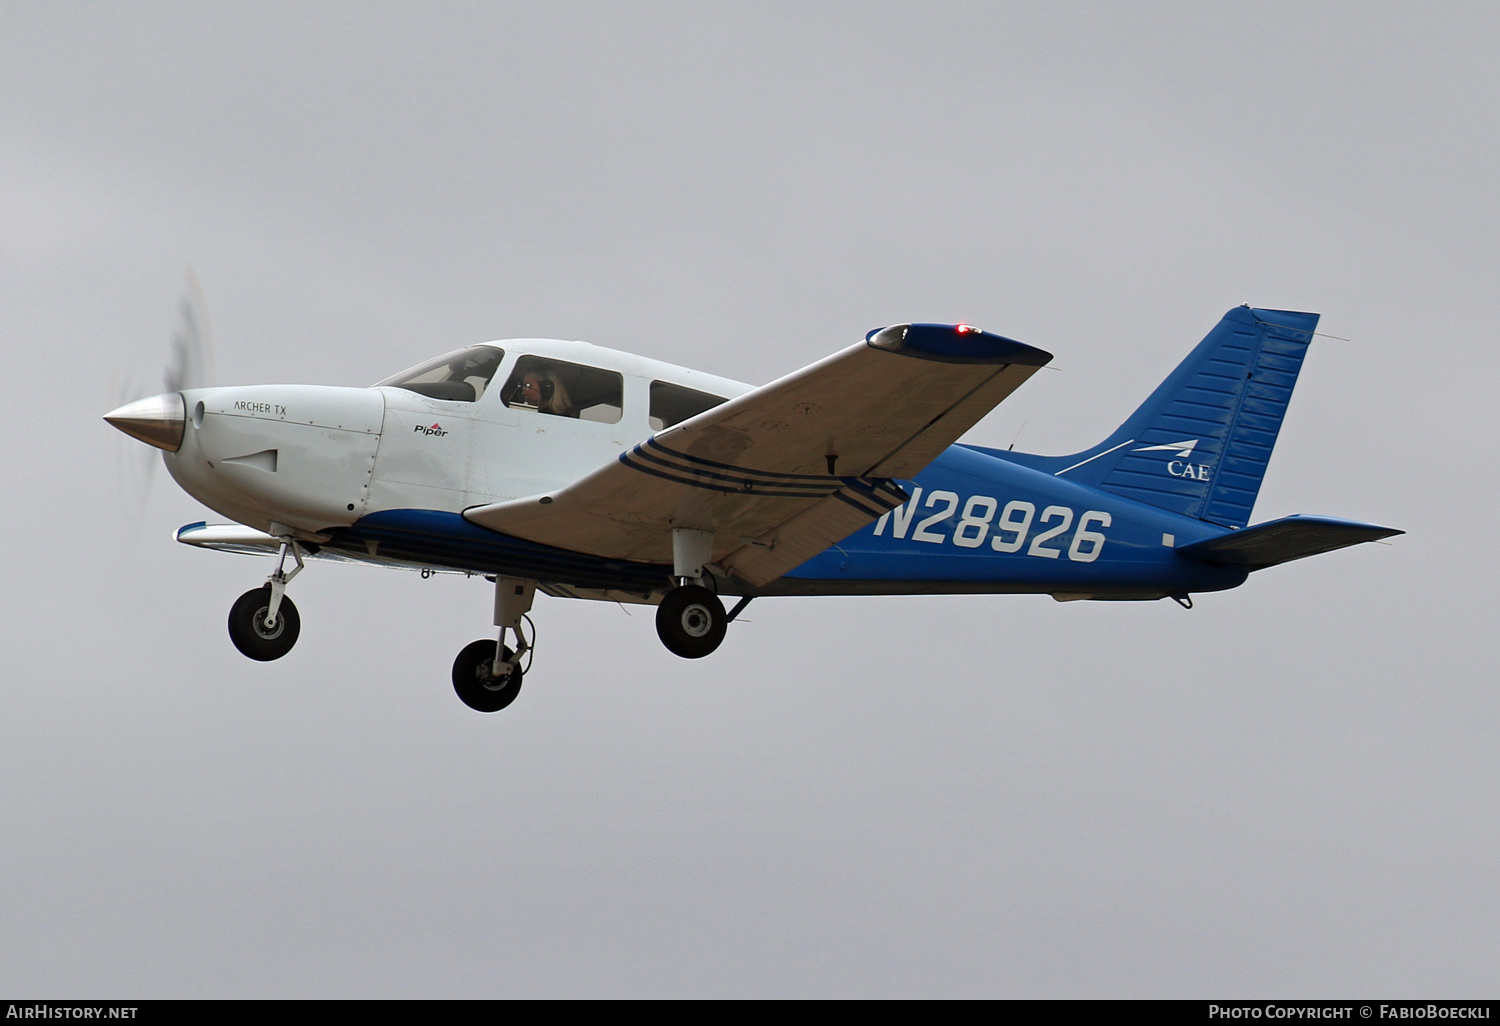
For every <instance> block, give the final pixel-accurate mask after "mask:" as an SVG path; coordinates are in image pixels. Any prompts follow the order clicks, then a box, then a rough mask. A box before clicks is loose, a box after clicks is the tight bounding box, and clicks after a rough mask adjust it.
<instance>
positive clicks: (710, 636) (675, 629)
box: [656, 527, 729, 659]
mask: <svg viewBox="0 0 1500 1026" xmlns="http://www.w3.org/2000/svg"><path fill="white" fill-rule="evenodd" d="M713 547H714V536H713V532H712V531H698V530H693V529H691V528H685V527H678V528H674V529H673V530H672V577H673V579H674V580H675V581H676V582H677V587H675V588H673V589H672V590H671V591H669V592H667V594H666V597H664V598H663V599H662V600H661V605H659V606H657V607H656V633H657V636H658V637H660V638H661V643H662V644H663V645H666V646H667V650H668V651H670V652H672V653H673V654H674V655H680V656H682V658H684V659H702V658H703V657H704V656H706V655H708V654H709V653H710V652H712V651H713V650H714V649H716V648H718V647H719V643H720V642H722V641H723V640H724V631H725V630H726V629H727V628H728V626H729V618H728V617H727V616H726V615H725V614H724V603H722V602H720V601H719V596H717V595H715V594H714V593H713V592H711V591H709V590H708V589H707V588H705V587H703V585H701V584H700V583H698V582H699V581H701V580H703V564H705V563H707V562H708V561H709V559H710V558H712V556H713Z"/></svg>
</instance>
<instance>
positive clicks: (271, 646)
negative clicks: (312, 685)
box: [229, 584, 302, 663]
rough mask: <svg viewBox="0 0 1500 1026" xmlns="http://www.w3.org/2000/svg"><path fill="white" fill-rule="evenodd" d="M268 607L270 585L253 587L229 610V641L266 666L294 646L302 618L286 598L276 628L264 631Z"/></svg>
mask: <svg viewBox="0 0 1500 1026" xmlns="http://www.w3.org/2000/svg"><path fill="white" fill-rule="evenodd" d="M270 608H271V586H270V585H269V584H267V585H265V586H263V587H260V588H252V589H251V590H250V591H247V592H245V594H243V595H241V596H240V597H239V598H237V599H235V602H234V605H232V606H230V607H229V640H230V641H232V642H234V647H235V648H237V649H239V650H240V652H241V653H242V654H244V655H246V656H249V657H250V658H251V659H255V660H258V661H260V662H262V663H268V662H270V661H271V660H272V659H280V658H281V657H282V656H284V655H286V654H287V653H288V652H290V651H291V650H292V646H293V645H295V644H296V643H297V635H298V634H300V633H301V632H302V618H301V617H300V616H298V615H297V607H296V606H294V605H293V604H292V600H291V599H290V598H288V597H287V596H286V595H282V596H281V605H280V606H279V607H278V608H277V610H276V626H275V627H272V628H271V629H270V630H266V612H267V611H268V610H269V609H270Z"/></svg>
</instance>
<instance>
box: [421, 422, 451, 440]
mask: <svg viewBox="0 0 1500 1026" xmlns="http://www.w3.org/2000/svg"><path fill="white" fill-rule="evenodd" d="M415 433H416V434H419V435H437V436H438V437H439V438H441V437H442V436H443V435H446V434H447V433H448V432H446V431H444V430H443V429H442V427H441V426H439V425H437V424H434V425H432V427H423V426H422V425H421V424H418V425H417V427H416V432H415Z"/></svg>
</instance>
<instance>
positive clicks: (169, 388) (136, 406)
mask: <svg viewBox="0 0 1500 1026" xmlns="http://www.w3.org/2000/svg"><path fill="white" fill-rule="evenodd" d="M213 383H214V358H213V336H212V333H211V332H210V330H209V322H208V305H207V303H205V302H204V299H203V287H202V286H201V285H199V284H198V276H197V275H196V274H194V273H193V271H192V268H189V269H188V272H187V281H186V283H185V284H184V285H183V289H182V298H181V300H180V302H179V304H178V316H177V325H176V327H175V328H174V329H173V331H172V341H171V346H170V349H169V351H168V353H167V363H166V366H165V367H164V368H163V369H162V384H163V385H164V386H166V391H165V392H163V393H161V394H159V395H153V396H150V397H149V398H146V399H136V400H135V401H133V402H128V401H126V402H124V403H123V405H120V406H118V407H117V408H116V409H114V410H111V411H110V412H109V413H107V414H105V415H104V419H105V420H106V421H108V422H109V423H110V424H111V425H113V426H114V427H116V428H118V429H119V430H121V431H123V432H124V433H125V434H127V435H129V436H131V437H132V438H136V439H139V440H140V441H142V442H145V443H147V444H148V445H154V446H156V447H157V448H158V449H166V450H168V451H175V450H176V449H177V447H178V446H179V445H180V444H181V442H182V432H183V429H184V426H185V423H186V416H185V414H186V410H185V407H184V403H183V399H182V394H181V393H182V390H183V389H185V388H203V387H207V386H211V385H212V384H213ZM149 387H150V386H149V385H145V384H143V383H141V382H139V381H137V380H135V379H132V378H120V377H117V378H116V379H115V385H114V392H115V401H116V402H117V403H120V402H122V401H124V400H126V399H128V397H129V396H131V395H140V394H141V393H142V392H143V391H145V390H146V389H147V388H149ZM129 449H130V451H131V455H128V456H127V455H125V454H124V453H121V454H120V457H121V458H120V459H118V460H117V461H116V464H117V466H118V467H119V471H120V472H119V474H118V475H117V476H118V478H119V482H118V483H119V486H120V491H121V493H122V495H124V494H130V495H131V496H132V498H133V500H134V501H133V503H132V504H133V505H135V506H136V507H140V506H141V505H143V504H144V502H145V498H146V494H147V492H148V491H149V490H150V487H151V479H152V476H153V474H154V472H155V466H156V460H155V458H154V457H155V454H154V453H152V452H151V451H150V450H147V449H140V448H138V447H136V446H134V445H130V446H129Z"/></svg>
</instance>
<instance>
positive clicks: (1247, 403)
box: [1000, 306, 1318, 528]
mask: <svg viewBox="0 0 1500 1026" xmlns="http://www.w3.org/2000/svg"><path fill="white" fill-rule="evenodd" d="M1317 325H1318V315H1317V314H1313V313H1295V312H1292V311H1290V310H1259V309H1252V308H1250V307H1248V306H1241V307H1236V308H1235V309H1233V310H1231V311H1229V312H1228V313H1227V314H1225V315H1224V319H1223V320H1221V321H1220V322H1219V324H1218V326H1217V327H1215V328H1214V330H1213V331H1210V332H1209V333H1208V336H1207V337H1206V338H1205V339H1204V340H1203V341H1202V342H1200V343H1198V345H1197V347H1196V348H1195V349H1194V350H1193V351H1192V352H1191V353H1189V354H1188V356H1187V358H1186V359H1185V360H1183V361H1182V363H1181V364H1179V365H1178V367H1177V369H1176V370H1175V371H1173V372H1172V373H1171V375H1170V376H1168V378H1167V379H1166V380H1165V381H1163V382H1162V383H1161V384H1160V385H1159V386H1157V389H1156V391H1154V392H1152V393H1151V395H1150V396H1149V397H1148V398H1147V399H1146V401H1145V402H1144V403H1142V404H1141V406H1140V408H1139V409H1138V410H1136V411H1135V413H1133V414H1131V416H1130V419H1129V420H1127V421H1125V423H1124V424H1121V425H1120V427H1119V429H1118V430H1116V431H1115V432H1114V433H1113V434H1112V435H1110V436H1109V437H1108V438H1106V439H1105V440H1104V441H1102V442H1100V443H1099V444H1098V445H1096V446H1094V447H1092V448H1090V449H1085V450H1084V451H1083V452H1078V453H1074V454H1072V455H1071V456H1033V455H1030V454H1026V453H1017V452H1007V453H1003V454H1000V455H1004V456H1005V457H1006V458H1007V459H1011V460H1013V461H1014V462H1016V463H1020V464H1023V465H1025V466H1028V467H1032V468H1034V469H1036V470H1042V471H1045V472H1047V473H1050V474H1054V475H1056V476H1057V477H1061V478H1064V479H1066V480H1069V481H1074V482H1077V483H1079V484H1085V485H1090V486H1092V487H1095V488H1099V489H1102V490H1104V491H1106V492H1113V493H1114V494H1116V495H1122V496H1124V497H1126V498H1130V499H1135V500H1137V501H1139V502H1144V503H1147V504H1149V505H1152V506H1156V507H1158V508H1161V509H1166V510H1171V511H1172V512H1174V513H1181V514H1183V515H1185V516H1190V517H1195V518H1197V519H1199V520H1206V521H1208V522H1210V523H1214V524H1220V525H1222V526H1224V527H1231V528H1240V527H1244V526H1245V525H1246V524H1247V523H1249V522H1250V511H1251V509H1252V508H1254V506H1255V497H1256V495H1257V494H1259V492H1260V484H1261V480H1262V478H1264V477H1265V473H1266V467H1267V465H1268V464H1269V463H1270V460H1271V450H1272V449H1273V448H1274V447H1275V445H1276V435H1277V433H1278V432H1279V431H1280V430H1281V421H1282V418H1284V417H1285V416H1286V409H1287V404H1288V403H1290V402H1291V398H1292V388H1293V387H1294V386H1295V385H1296V383H1297V374H1298V373H1299V372H1300V371H1301V370H1302V359H1303V357H1304V356H1306V354H1307V346H1308V343H1310V342H1311V341H1312V335H1313V329H1315V328H1316V327H1317Z"/></svg>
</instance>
